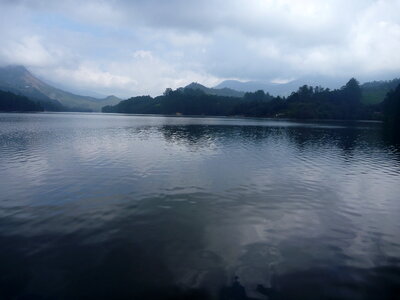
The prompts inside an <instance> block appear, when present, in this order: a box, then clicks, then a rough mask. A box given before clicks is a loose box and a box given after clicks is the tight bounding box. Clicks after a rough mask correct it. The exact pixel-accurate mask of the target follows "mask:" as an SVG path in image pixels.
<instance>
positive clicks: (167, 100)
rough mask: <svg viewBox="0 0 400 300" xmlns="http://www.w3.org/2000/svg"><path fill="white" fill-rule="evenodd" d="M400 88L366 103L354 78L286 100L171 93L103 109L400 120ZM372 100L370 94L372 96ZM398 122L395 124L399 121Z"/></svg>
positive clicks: (188, 91) (181, 90) (195, 91)
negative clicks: (338, 84) (376, 100)
mask: <svg viewBox="0 0 400 300" xmlns="http://www.w3.org/2000/svg"><path fill="white" fill-rule="evenodd" d="M399 89H400V85H399V86H397V88H396V89H395V90H392V91H390V92H389V93H387V95H386V97H385V98H384V101H381V102H379V103H375V104H369V103H365V101H362V100H363V91H362V89H361V87H360V84H359V82H358V81H357V80H356V79H354V78H352V79H350V80H349V81H348V82H347V84H346V85H344V86H343V87H342V88H340V89H335V90H330V89H327V88H323V87H318V86H317V87H311V86H307V85H304V86H301V87H300V88H299V89H298V90H297V91H296V92H293V93H292V94H291V95H290V96H288V97H280V96H272V95H270V94H268V93H265V92H264V91H262V90H259V91H256V92H253V93H245V94H244V96H243V97H227V96H218V95H211V94H206V93H205V92H204V91H202V90H200V89H192V88H179V89H177V90H172V89H167V90H166V91H165V92H164V94H163V95H161V96H158V97H154V98H153V97H150V96H138V97H133V98H130V99H128V100H124V101H121V102H120V103H118V104H117V105H114V106H105V107H103V109H102V111H103V112H105V113H128V114H166V115H208V116H247V117H273V118H296V119H342V120H386V121H388V122H390V123H393V124H395V123H396V122H395V121H394V120H398V118H399V115H400V111H399V103H400V99H399V93H400V92H399ZM369 96H370V95H369ZM396 124H397V123H396Z"/></svg>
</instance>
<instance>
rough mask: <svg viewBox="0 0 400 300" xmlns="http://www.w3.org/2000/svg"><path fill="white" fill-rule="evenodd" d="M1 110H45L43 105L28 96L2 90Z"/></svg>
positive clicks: (0, 98) (0, 96) (0, 94)
mask: <svg viewBox="0 0 400 300" xmlns="http://www.w3.org/2000/svg"><path fill="white" fill-rule="evenodd" d="M0 111H43V107H42V106H41V105H40V103H37V102H33V101H31V100H29V99H28V98H27V97H24V96H19V95H16V94H13V93H11V92H4V91H0Z"/></svg>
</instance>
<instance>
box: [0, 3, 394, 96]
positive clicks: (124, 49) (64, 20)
mask: <svg viewBox="0 0 400 300" xmlns="http://www.w3.org/2000/svg"><path fill="white" fill-rule="evenodd" d="M399 12H400V0H352V1H349V0H323V1H322V0H302V1H300V0H230V1H222V0H213V1H211V0H202V1H195V0H168V1H166V0H107V1H106V0H85V1H81V0H79V1H78V0H63V1H50V0H48V1H46V0H0V15H1V18H0V41H1V47H0V65H9V64H18V65H24V66H26V67H27V68H28V69H29V70H31V71H32V72H33V73H34V74H37V75H38V76H39V77H40V78H43V79H46V80H48V81H49V82H52V83H54V84H55V85H57V86H61V87H64V88H66V89H69V90H71V89H72V90H75V91H85V92H89V91H90V92H91V93H97V94H99V95H100V94H101V95H109V94H114V95H117V96H120V97H129V96H135V95H144V94H145V95H147V94H149V95H153V96H154V95H158V94H161V93H162V92H163V91H164V90H165V89H166V88H167V87H170V88H178V87H181V86H184V85H187V84H189V83H190V82H199V83H201V84H204V85H207V86H215V85H217V84H218V83H220V82H221V81H223V80H226V79H236V80H241V81H247V80H257V81H265V82H276V83H284V82H287V81H290V80H294V79H299V78H305V77H307V76H314V77H315V76H321V77H323V76H326V77H329V78H338V80H339V79H342V78H350V77H353V76H355V77H356V78H357V79H359V80H360V81H361V82H363V81H367V80H374V79H376V80H379V79H390V78H395V77H400V55H399V53H400V14H399Z"/></svg>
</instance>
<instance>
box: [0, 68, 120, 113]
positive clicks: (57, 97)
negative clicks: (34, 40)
mask: <svg viewBox="0 0 400 300" xmlns="http://www.w3.org/2000/svg"><path fill="white" fill-rule="evenodd" d="M0 90H4V91H10V92H13V93H16V94H19V95H23V96H26V97H29V98H30V99H32V100H35V101H39V102H40V103H41V104H42V105H43V107H44V108H45V109H46V110H69V111H100V110H101V108H102V107H103V106H105V105H113V104H117V103H118V102H119V101H121V99H119V98H117V97H115V96H109V97H106V98H103V99H97V98H94V97H89V96H80V95H76V94H73V93H70V92H66V91H63V90H61V89H58V88H55V87H53V86H51V85H49V84H47V83H45V82H43V81H41V80H40V79H38V78H37V77H35V76H34V75H33V74H32V73H31V72H29V71H28V70H27V69H26V68H25V67H24V66H6V67H0ZM49 108H50V109H49ZM51 108H54V109H51Z"/></svg>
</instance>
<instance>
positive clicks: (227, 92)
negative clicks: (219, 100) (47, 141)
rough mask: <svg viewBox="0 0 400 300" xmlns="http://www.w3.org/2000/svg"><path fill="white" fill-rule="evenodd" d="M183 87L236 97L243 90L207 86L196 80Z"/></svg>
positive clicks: (239, 95)
mask: <svg viewBox="0 0 400 300" xmlns="http://www.w3.org/2000/svg"><path fill="white" fill-rule="evenodd" d="M184 88H185V89H192V90H200V91H203V92H204V93H205V94H207V95H215V96H225V97H237V98H240V97H243V96H244V92H241V91H236V90H233V89H230V88H208V87H206V86H204V85H201V84H199V83H197V82H192V83H191V84H189V85H187V86H185V87H184Z"/></svg>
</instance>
